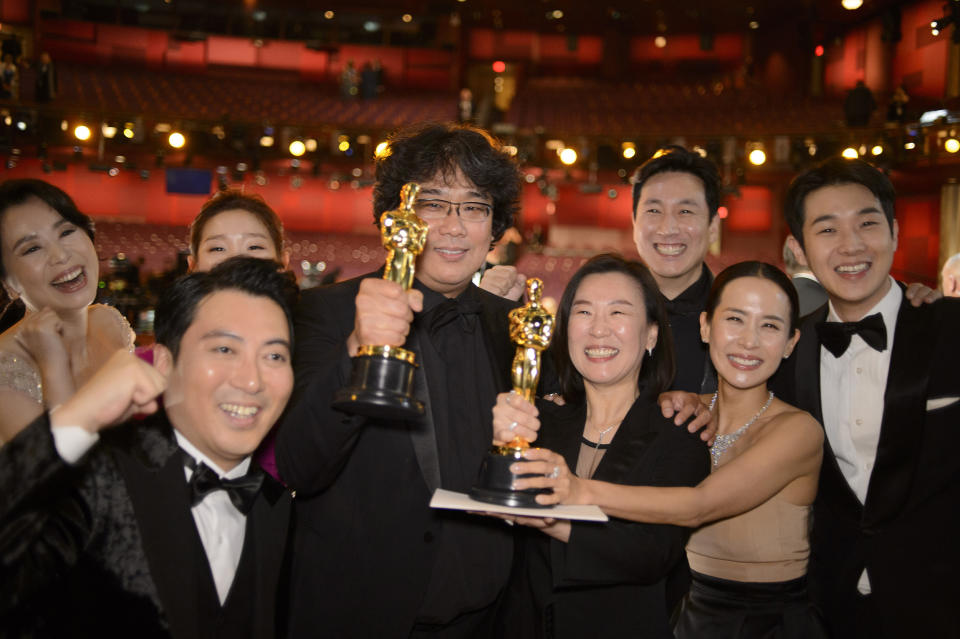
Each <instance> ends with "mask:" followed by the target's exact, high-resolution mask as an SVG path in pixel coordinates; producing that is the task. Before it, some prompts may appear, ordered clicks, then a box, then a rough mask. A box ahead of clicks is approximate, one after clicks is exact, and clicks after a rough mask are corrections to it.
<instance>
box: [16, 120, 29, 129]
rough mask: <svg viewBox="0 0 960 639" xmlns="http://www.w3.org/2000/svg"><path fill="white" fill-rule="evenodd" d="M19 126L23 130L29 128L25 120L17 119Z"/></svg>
mask: <svg viewBox="0 0 960 639" xmlns="http://www.w3.org/2000/svg"><path fill="white" fill-rule="evenodd" d="M17 128H18V129H19V130H21V131H26V130H27V123H26V121H25V120H17Z"/></svg>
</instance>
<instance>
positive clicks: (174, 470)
mask: <svg viewBox="0 0 960 639" xmlns="http://www.w3.org/2000/svg"><path fill="white" fill-rule="evenodd" d="M178 450H179V448H178V446H177V444H176V440H175V439H174V437H173V431H172V429H171V428H170V426H169V423H168V422H167V421H166V418H165V417H164V416H163V415H158V416H154V417H152V418H150V419H149V420H146V421H144V422H131V423H128V424H126V425H123V426H120V427H117V428H114V429H110V430H107V431H104V432H103V433H102V434H101V440H100V442H98V443H97V444H96V445H95V446H94V448H93V449H91V451H90V452H89V453H87V455H85V456H84V458H83V459H81V460H80V462H79V463H78V464H77V465H76V466H70V465H68V464H66V463H65V462H64V461H63V460H62V459H61V458H60V457H59V455H58V454H57V452H56V449H55V447H54V444H53V437H52V435H51V434H50V426H49V422H48V420H47V417H46V415H43V416H41V417H39V418H37V419H36V420H35V421H34V422H33V423H31V424H30V425H29V426H28V427H27V428H26V429H25V430H24V431H22V432H21V433H19V434H18V435H17V436H16V437H15V438H14V439H12V440H11V441H10V442H8V443H7V444H6V445H4V446H3V447H2V448H0V557H2V560H0V635H2V636H10V637H21V636H26V635H33V636H40V637H48V636H49V637H68V636H69V637H86V636H91V637H94V636H100V637H122V636H128V637H178V638H190V639H192V638H196V639H207V638H209V637H231V638H233V637H273V636H275V635H276V624H277V618H276V608H275V598H276V593H277V589H278V587H279V585H280V571H281V565H282V558H283V555H284V549H285V542H286V538H287V528H288V522H289V514H290V503H291V500H290V495H289V493H288V492H287V491H286V490H285V489H284V488H283V487H282V486H281V485H280V484H279V483H277V482H275V481H273V480H272V479H271V478H269V477H268V478H266V479H265V482H264V489H263V491H262V492H261V494H260V496H259V497H258V498H257V500H256V502H255V503H254V506H253V509H252V510H251V512H250V514H249V515H248V517H247V529H246V537H245V540H244V548H243V554H242V556H241V560H240V565H239V566H238V569H237V575H236V577H235V579H234V583H233V585H232V586H231V590H230V594H229V595H228V597H227V600H226V601H225V602H224V605H223V607H222V608H221V606H220V602H219V599H217V594H216V588H215V586H214V584H213V577H212V574H211V572H210V566H209V563H208V561H207V558H206V555H205V554H204V551H203V545H202V543H201V541H200V536H199V534H198V533H197V529H196V524H195V523H194V521H193V517H192V514H191V512H190V504H189V493H188V490H187V483H186V481H185V478H184V470H183V463H182V457H181V456H180V455H179V454H178V453H177V451H178Z"/></svg>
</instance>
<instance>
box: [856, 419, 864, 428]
mask: <svg viewBox="0 0 960 639" xmlns="http://www.w3.org/2000/svg"><path fill="white" fill-rule="evenodd" d="M857 426H863V420H862V419H860V418H859V417H858V418H857Z"/></svg>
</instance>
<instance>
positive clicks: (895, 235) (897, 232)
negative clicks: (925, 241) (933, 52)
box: [892, 27, 956, 253]
mask: <svg viewBox="0 0 960 639" xmlns="http://www.w3.org/2000/svg"><path fill="white" fill-rule="evenodd" d="M954 28H956V27H954ZM892 230H893V252H894V253H896V252H897V243H898V242H899V240H900V225H899V224H897V220H896V218H894V220H893V229H892Z"/></svg>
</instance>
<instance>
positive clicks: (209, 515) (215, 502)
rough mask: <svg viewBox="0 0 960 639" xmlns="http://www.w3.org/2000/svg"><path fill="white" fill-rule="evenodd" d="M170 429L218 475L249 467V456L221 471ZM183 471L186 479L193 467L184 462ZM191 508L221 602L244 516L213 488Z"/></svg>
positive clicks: (243, 529) (229, 580)
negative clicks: (185, 464) (227, 469)
mask: <svg viewBox="0 0 960 639" xmlns="http://www.w3.org/2000/svg"><path fill="white" fill-rule="evenodd" d="M173 433H174V435H176V437H177V443H178V444H179V445H180V448H182V449H183V450H185V451H187V453H188V454H189V455H190V456H191V457H193V458H194V459H195V460H196V462H197V463H198V464H199V463H200V462H203V463H204V464H206V465H207V466H209V467H210V469H211V470H213V471H214V472H215V473H217V475H218V476H219V477H220V479H236V478H237V477H243V476H244V475H246V474H247V470H248V469H249V468H250V458H249V457H247V458H246V459H244V460H243V461H242V462H240V463H239V464H237V465H236V466H234V467H233V468H232V469H230V471H229V472H224V471H223V470H222V469H221V468H220V467H219V466H217V465H216V464H215V463H213V462H212V461H210V459H209V458H208V457H207V456H206V455H204V454H203V453H201V452H200V451H199V450H197V447H196V446H194V445H193V444H191V443H190V441H189V440H188V439H187V438H186V437H184V436H183V435H182V434H180V431H178V430H176V429H174V431H173ZM183 472H184V475H185V477H186V479H187V481H190V477H191V476H192V475H193V470H191V469H189V468H187V467H186V466H184V468H183ZM191 512H192V513H193V521H194V522H196V524H197V532H198V533H200V541H201V542H202V543H203V550H204V551H205V552H206V554H207V561H209V562H210V571H211V572H212V573H213V582H214V584H216V586H217V595H218V596H219V597H220V605H223V602H224V601H226V600H227V594H228V593H229V592H230V585H231V584H233V578H234V576H235V575H236V574H237V566H238V565H239V564H240V554H241V553H242V552H243V538H244V536H245V534H246V531H247V516H246V515H244V514H243V513H241V512H240V511H239V510H237V509H236V507H235V506H234V505H233V502H231V501H230V497H229V496H228V495H227V492H226V491H225V490H215V491H213V492H212V493H210V494H208V495H207V496H206V497H204V498H203V500H202V501H201V502H200V503H199V504H197V505H196V506H194V507H193V508H191Z"/></svg>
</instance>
